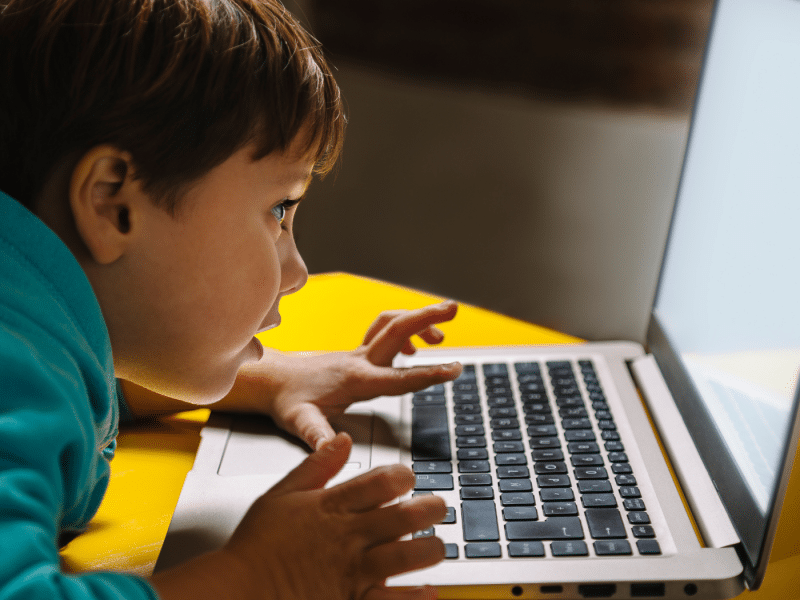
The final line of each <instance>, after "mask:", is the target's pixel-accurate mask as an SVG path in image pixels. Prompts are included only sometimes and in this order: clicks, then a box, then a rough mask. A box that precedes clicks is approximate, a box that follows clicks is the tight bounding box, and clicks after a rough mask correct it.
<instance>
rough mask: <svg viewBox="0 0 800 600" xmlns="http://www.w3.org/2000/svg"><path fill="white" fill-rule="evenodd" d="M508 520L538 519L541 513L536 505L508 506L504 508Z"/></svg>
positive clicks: (505, 517)
mask: <svg viewBox="0 0 800 600" xmlns="http://www.w3.org/2000/svg"><path fill="white" fill-rule="evenodd" d="M503 518H504V519H505V520H506V521H536V520H537V519H538V518H539V514H538V513H537V512H536V507H535V506H507V507H506V508H504V509H503Z"/></svg>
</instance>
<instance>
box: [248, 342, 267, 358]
mask: <svg viewBox="0 0 800 600" xmlns="http://www.w3.org/2000/svg"><path fill="white" fill-rule="evenodd" d="M250 343H251V344H252V345H253V348H254V349H255V351H256V361H259V360H261V359H262V358H263V357H264V346H263V345H262V344H261V342H260V341H259V340H258V338H257V337H253V339H252V341H251V342H250Z"/></svg>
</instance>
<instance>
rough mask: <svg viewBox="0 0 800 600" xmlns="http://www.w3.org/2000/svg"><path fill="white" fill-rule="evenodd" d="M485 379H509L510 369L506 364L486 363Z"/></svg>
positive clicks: (484, 368)
mask: <svg viewBox="0 0 800 600" xmlns="http://www.w3.org/2000/svg"><path fill="white" fill-rule="evenodd" d="M483 375H484V377H492V376H495V375H504V376H506V377H508V367H507V366H506V365H505V364H504V363H486V364H484V365H483Z"/></svg>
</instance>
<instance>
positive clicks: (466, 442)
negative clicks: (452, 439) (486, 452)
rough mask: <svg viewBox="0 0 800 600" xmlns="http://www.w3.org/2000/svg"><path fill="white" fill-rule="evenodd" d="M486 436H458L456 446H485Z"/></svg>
mask: <svg viewBox="0 0 800 600" xmlns="http://www.w3.org/2000/svg"><path fill="white" fill-rule="evenodd" d="M485 447H486V438H485V437H483V436H465V437H457V438H456V448H485Z"/></svg>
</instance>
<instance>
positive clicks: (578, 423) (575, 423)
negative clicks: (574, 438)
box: [561, 419, 592, 429]
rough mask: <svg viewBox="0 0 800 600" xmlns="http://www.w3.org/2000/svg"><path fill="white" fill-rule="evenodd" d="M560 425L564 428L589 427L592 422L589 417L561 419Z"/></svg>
mask: <svg viewBox="0 0 800 600" xmlns="http://www.w3.org/2000/svg"><path fill="white" fill-rule="evenodd" d="M561 426H562V427H563V428H564V429H591V428H592V423H591V421H589V419H563V420H562V421H561Z"/></svg>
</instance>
